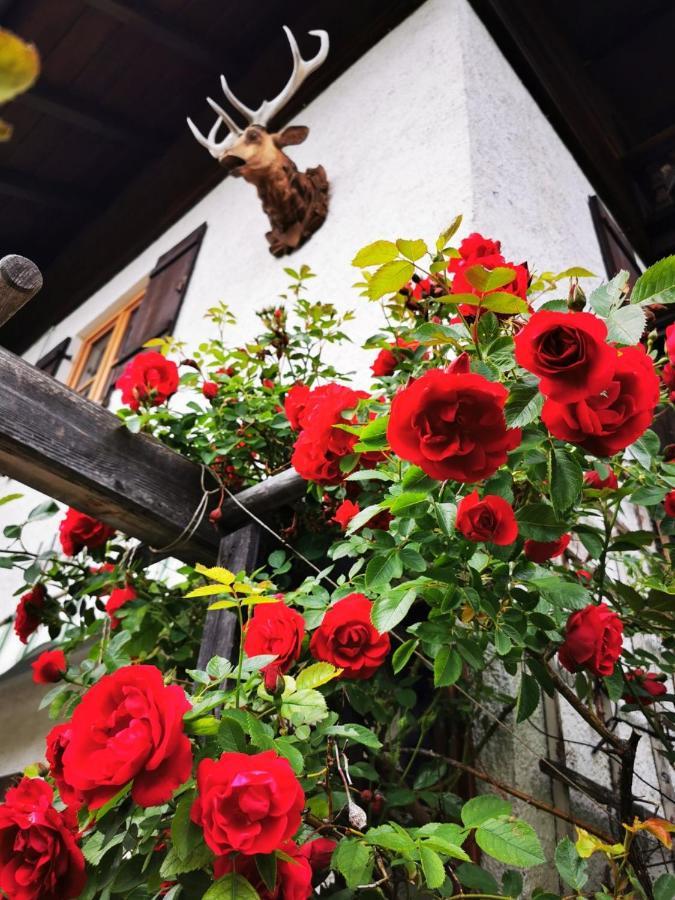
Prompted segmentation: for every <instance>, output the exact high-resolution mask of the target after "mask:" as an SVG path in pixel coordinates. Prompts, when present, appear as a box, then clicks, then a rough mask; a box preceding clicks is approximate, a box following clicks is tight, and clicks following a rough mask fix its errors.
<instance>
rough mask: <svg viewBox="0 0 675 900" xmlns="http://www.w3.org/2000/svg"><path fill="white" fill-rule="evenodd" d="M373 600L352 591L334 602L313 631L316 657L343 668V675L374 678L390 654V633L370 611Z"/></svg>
mask: <svg viewBox="0 0 675 900" xmlns="http://www.w3.org/2000/svg"><path fill="white" fill-rule="evenodd" d="M372 608H373V604H372V603H371V602H370V600H369V599H368V598H367V597H364V595H363V594H349V595H348V596H346V597H343V598H342V600H338V602H337V603H336V604H334V605H333V606H331V607H330V608H329V609H328V610H327V612H326V615H325V616H324V617H323V621H322V622H321V625H319V627H318V628H317V629H316V631H315V632H314V634H313V635H312V640H311V641H310V644H309V649H310V652H311V654H312V656H313V657H314V658H315V659H318V660H323V661H324V662H329V663H332V664H333V665H334V666H337V667H338V668H340V669H343V670H344V671H343V672H342V675H341V676H340V677H341V678H355V679H359V680H362V679H365V678H370V676H371V675H373V674H374V673H375V671H376V670H377V669H379V668H380V666H381V665H382V663H383V662H384V661H385V659H386V658H387V654H388V653H389V650H390V646H391V645H390V643H389V635H388V634H380V632H379V631H378V630H377V629H376V628H375V626H374V625H373V623H372V621H371V618H370V615H371V611H372Z"/></svg>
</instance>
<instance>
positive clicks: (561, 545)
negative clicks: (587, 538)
mask: <svg viewBox="0 0 675 900" xmlns="http://www.w3.org/2000/svg"><path fill="white" fill-rule="evenodd" d="M571 537H572V535H570V534H563V535H562V537H559V538H558V539H557V540H555V541H533V540H527V541H525V556H526V557H527V558H528V559H531V560H532V562H536V563H545V562H546V561H547V560H549V559H553V557H555V556H560V554H561V553H564V552H565V550H566V549H567V546H568V544H569V542H570V540H571Z"/></svg>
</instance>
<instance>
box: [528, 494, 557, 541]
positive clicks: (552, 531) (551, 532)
mask: <svg viewBox="0 0 675 900" xmlns="http://www.w3.org/2000/svg"><path fill="white" fill-rule="evenodd" d="M516 519H517V520H518V531H519V533H520V535H521V537H524V538H532V539H533V540H535V541H554V540H555V539H556V538H559V537H560V535H561V534H564V533H565V531H566V530H567V526H566V524H565V523H564V522H560V521H559V520H558V518H557V516H556V514H555V510H554V509H553V507H552V506H549V505H548V504H547V503H528V504H527V506H523V507H522V508H521V509H519V510H518V512H517V513H516Z"/></svg>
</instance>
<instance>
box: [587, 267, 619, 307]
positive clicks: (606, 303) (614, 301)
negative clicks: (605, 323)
mask: <svg viewBox="0 0 675 900" xmlns="http://www.w3.org/2000/svg"><path fill="white" fill-rule="evenodd" d="M627 283H628V272H626V271H624V270H623V269H622V270H621V271H620V272H619V273H618V274H617V275H615V276H614V278H612V279H611V281H608V282H607V283H606V284H601V285H600V286H599V287H597V288H596V289H595V290H594V291H592V292H591V294H590V295H589V297H588V302H589V303H590V305H591V307H592V308H593V309H594V310H595V312H596V313H597V314H598V315H599V316H602V317H603V318H606V317H607V316H608V315H609V314H610V312H611V311H612V310H613V309H614V308H615V307H617V306H618V305H619V304H620V303H621V300H622V297H623V289H624V288H625V286H626V284H627Z"/></svg>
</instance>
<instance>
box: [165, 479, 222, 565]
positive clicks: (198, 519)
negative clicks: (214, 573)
mask: <svg viewBox="0 0 675 900" xmlns="http://www.w3.org/2000/svg"><path fill="white" fill-rule="evenodd" d="M201 470H202V471H201V486H202V497H201V500H200V501H199V503H198V504H197V508H196V509H195V511H194V512H193V513H192V516H191V517H190V520H189V522H188V523H187V525H186V526H185V528H184V529H183V530H182V531H181V533H180V534H179V535H178V537H176V538H174V539H173V540H172V541H170V542H169V543H168V544H165V546H164V547H150V549H151V550H152V552H153V553H168V552H169V551H170V550H173V549H174V547H178V546H180V544H182V543H183V541H184V540H189V539H190V538H191V537H192V535H193V534H194V533H195V532H196V530H197V529H198V528H199V526H200V525H201V524H202V521H203V519H204V513H205V512H206V509H207V506H208V503H209V496H210V495H211V494H217V493H219V491H220V488H219V487H217V488H212V489H211V490H209V489H208V488H207V487H206V485H205V484H204V476H205V474H206V473H207V472H210V474H211V475H214V477H215V473H213V472H211V471H210V470H209V469H207V468H206V466H205V465H203V464H202V466H201Z"/></svg>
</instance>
